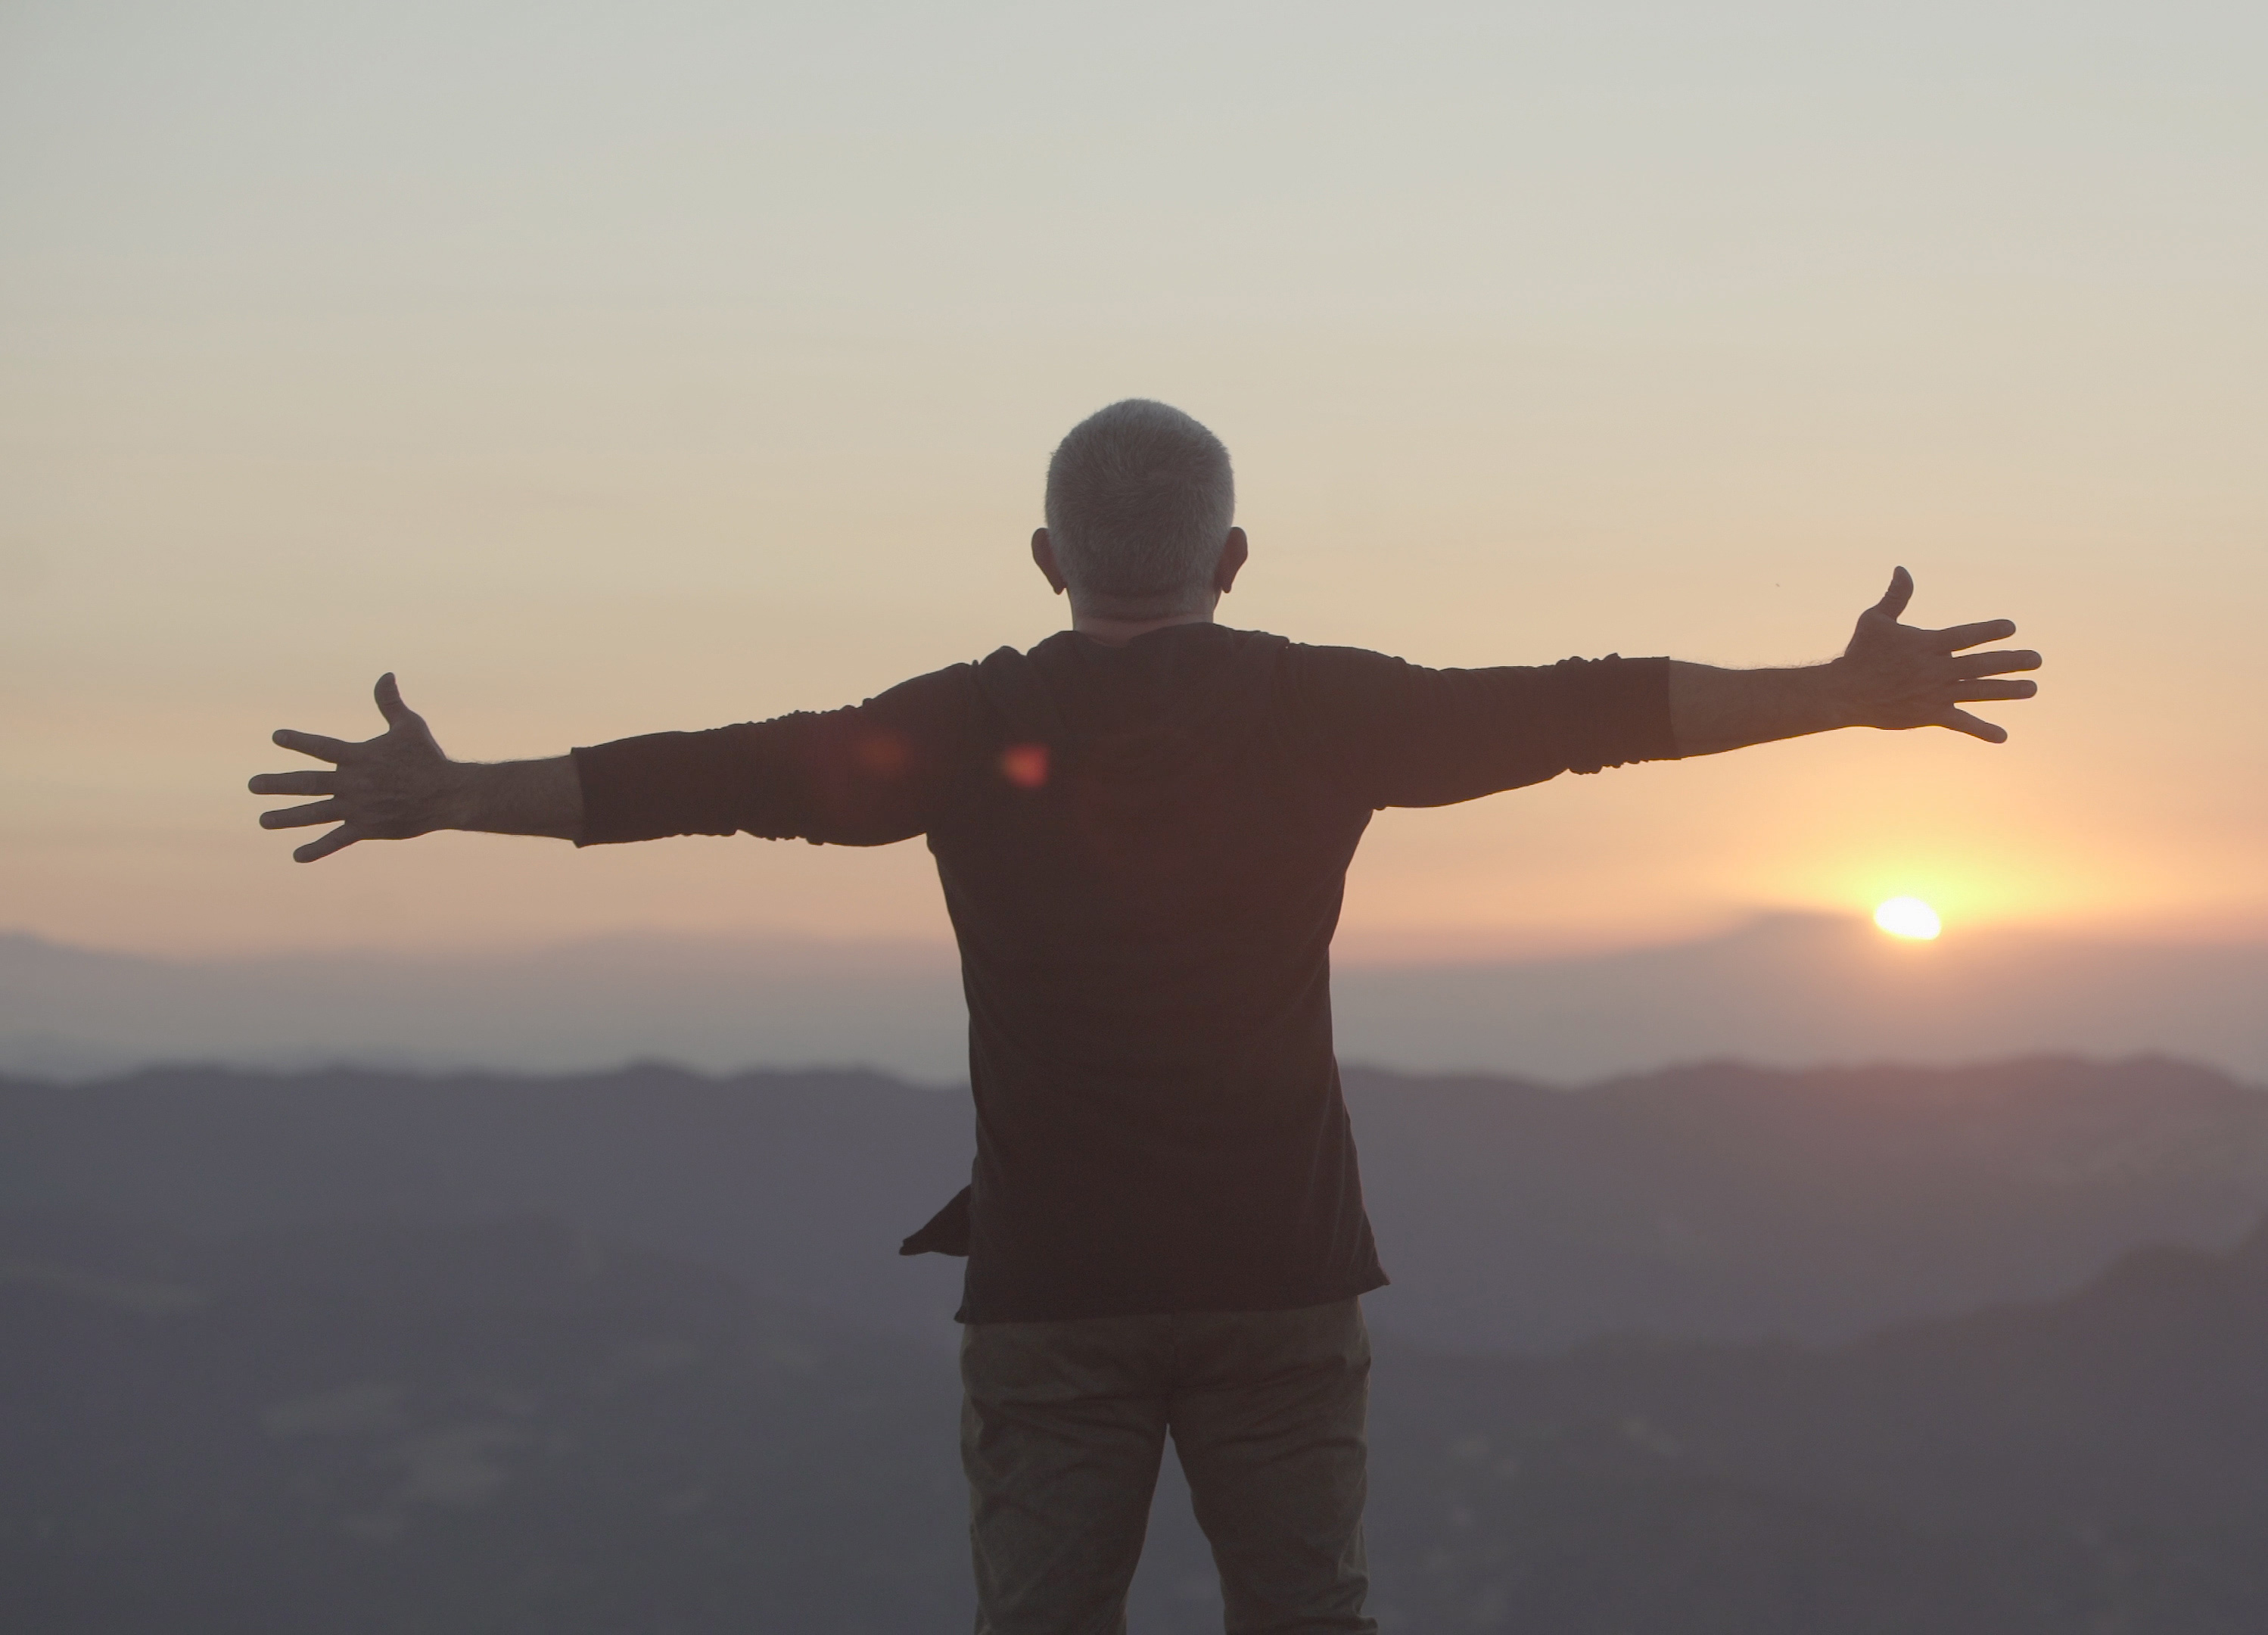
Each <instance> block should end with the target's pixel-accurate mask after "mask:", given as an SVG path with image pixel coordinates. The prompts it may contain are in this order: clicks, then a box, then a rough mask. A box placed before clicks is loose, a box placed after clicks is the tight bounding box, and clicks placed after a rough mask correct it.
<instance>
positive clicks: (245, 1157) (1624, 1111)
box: [0, 1059, 2268, 1350]
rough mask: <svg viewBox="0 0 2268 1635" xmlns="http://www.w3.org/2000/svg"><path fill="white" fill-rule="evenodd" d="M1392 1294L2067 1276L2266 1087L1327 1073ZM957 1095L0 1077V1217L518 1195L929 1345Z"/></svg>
mask: <svg viewBox="0 0 2268 1635" xmlns="http://www.w3.org/2000/svg"><path fill="white" fill-rule="evenodd" d="M1348 1094H1349V1100H1350V1102H1351V1106H1352V1108H1353V1112H1354V1119H1355V1128H1356V1137H1357V1140H1358V1143H1359V1146H1360V1149H1361V1154H1362V1164H1363V1173H1364V1177H1365V1184H1366V1189H1367V1193H1368V1197H1369V1201H1370V1205H1371V1210H1372V1213H1373V1219H1374V1220H1375V1222H1376V1225H1377V1228H1378V1233H1379V1237H1380V1241H1381V1246H1382V1250H1383V1254H1384V1256H1385V1260H1386V1264H1387V1267H1388V1271H1389V1272H1390V1273H1391V1274H1392V1275H1393V1277H1394V1278H1395V1285H1394V1286H1393V1287H1392V1288H1390V1289H1388V1290H1386V1291H1383V1292H1382V1293H1380V1294H1379V1295H1378V1296H1377V1297H1375V1300H1374V1301H1373V1321H1374V1322H1376V1323H1377V1324H1378V1326H1379V1327H1380V1328H1381V1329H1386V1330H1388V1331H1391V1332H1394V1333H1396V1334H1399V1335H1402V1336H1403V1337H1408V1338H1410V1339H1412V1340H1416V1341H1418V1342H1422V1343H1424V1344H1429V1345H1432V1346H1435V1347H1438V1348H1442V1349H1449V1350H1518V1349H1540V1348H1552V1347H1557V1346H1561V1345H1565V1344H1572V1343H1575V1342H1578V1341H1580V1340H1583V1339H1586V1338H1589V1337H1598V1336H1602V1335H1609V1334H1615V1333H1633V1332H1644V1333H1651V1334H1654V1335H1658V1336H1665V1337H1709V1338H1721V1339H1740V1338H1749V1337H1766V1336H1775V1335H1778V1336H1786V1337H1799V1338H1808V1339H1820V1340H1824V1339H1834V1338H1837V1337H1848V1336H1852V1335H1856V1334H1859V1333H1862V1332H1865V1331H1867V1330H1869V1329H1875V1328H1879V1327H1881V1326H1882V1325H1884V1324H1887V1323H1890V1322H1898V1321H1904V1320H1908V1319H1911V1318H1915V1317H1919V1316H1926V1315H1939V1314H1948V1313H1954V1312H1959V1311H1963V1310H1968V1309H1971V1308H1973V1307H1978V1306H1982V1305H1985V1304H1989V1303H1993V1302H1999V1301H2005V1300H2020V1299H2032V1298H2038V1297H2042V1296H2045V1295H2050V1294H2053V1293H2059V1292H2062V1291H2065V1290H2067V1289H2069V1288H2071V1287H2073V1286H2075V1285H2077V1284H2078V1283H2080V1281H2082V1280H2083V1279H2084V1278H2087V1277H2088V1276H2089V1275H2091V1274H2092V1273H2093V1272H2095V1270H2098V1269H2100V1268H2101V1267H2102V1266H2103V1265H2104V1264H2106V1263H2109V1262H2110V1260H2111V1259H2112V1258H2114V1257H2115V1256H2117V1255H2119V1254H2121V1253H2123V1252H2124V1250H2126V1249H2128V1248H2132V1247H2134V1246H2136V1245H2138V1244H2143V1243H2153V1242H2165V1243H2187V1244H2193V1245H2201V1246H2208V1247H2211V1246H2223V1245H2226V1244H2228V1243H2230V1242H2233V1241H2235V1239H2236V1238H2237V1237H2239V1236H2240V1235H2241V1234H2242V1233H2243V1232H2244V1231H2245V1230H2246V1229H2247V1227H2248V1226H2249V1225H2250V1222H2251V1221H2252V1220H2253V1219H2256V1218H2257V1216H2258V1215H2259V1213H2260V1212H2262V1211H2263V1210H2264V1209H2268V1096H2264V1095H2263V1094H2261V1093H2259V1092H2257V1091H2255V1090H2253V1089H2251V1088H2249V1087H2247V1086H2242V1085H2240V1084H2236V1083H2235V1082H2233V1081H2231V1080H2229V1079H2226V1078H2223V1077H2221V1076H2220V1075H2219V1074H2216V1073H2213V1072H2208V1071H2206V1070H2204V1069H2201V1068H2195V1067H2189V1066H2183V1065H2182V1064H2176V1063H2171V1062H2166V1061H2160V1060H2151V1059H2142V1060H2136V1061H2129V1062H2122V1063H2113V1064H2088V1063H2083V1062H2076V1061H2069V1060H2036V1061H2024V1062H2013V1063H2007V1064H1999V1065H1996V1066H1986V1067H1973V1068H1964V1069H1942V1070H1932V1069H1913V1068H1876V1069H1867V1070H1852V1071H1830V1070H1817V1071H1813V1072H1768V1071H1764V1070H1759V1069H1753V1068H1742V1067H1736V1066H1729V1065H1719V1066H1704V1067H1694V1068H1687V1069H1680V1070H1676V1071H1674V1072H1663V1073H1657V1074H1651V1075H1647V1076H1644V1077H1641V1078H1636V1079H1620V1080H1615V1081H1611V1082H1609V1083H1606V1084H1602V1085H1599V1086H1594V1087H1593V1088H1591V1089H1589V1090H1586V1091H1582V1092H1580V1093H1574V1094H1569V1093H1565V1092H1560V1091H1556V1090H1550V1089H1545V1088H1542V1087H1539V1086H1534V1085H1528V1084H1522V1083H1520V1082H1518V1081H1516V1080H1506V1079H1473V1078H1464V1079H1416V1078H1407V1077H1396V1076H1391V1075H1386V1074H1381V1073H1374V1072H1351V1073H1350V1074H1349V1075H1348ZM971 1139H972V1138H971V1133H970V1115H969V1109H968V1100H967V1095H966V1093H965V1092H946V1091H932V1090H922V1089H917V1088H914V1087H911V1086H906V1085H904V1084H901V1083H898V1082H896V1081H895V1080H892V1079H887V1078H884V1077H881V1076H880V1075H877V1074H873V1073H852V1072H833V1073H821V1072H810V1073H755V1074H744V1075H740V1076H737V1077H733V1078H729V1079H711V1078H707V1077H703V1076H701V1075H697V1074H692V1073H687V1072H681V1071H678V1070H674V1069H670V1068H664V1067H638V1068H632V1069H626V1070H623V1071H622V1072H614V1073H607V1074H599V1075H593V1076H587V1077H579V1078H568V1079H509V1078H499V1077H494V1076H480V1075H454V1076H446V1077H439V1078H430V1079H429V1078H420V1077H416V1076H410V1075H404V1074H389V1073H377V1072H318V1073H308V1074H297V1075H291V1074H246V1073H239V1072H225V1071H221V1070H191V1069H176V1070H169V1071H166V1072H148V1073H142V1074H136V1075H133V1076H130V1077H128V1078H125V1079H117V1080H111V1081H104V1082H97V1083H92V1084H84V1085H77V1086H55V1085H42V1084H37V1083H26V1082H21V1081H16V1082H6V1081H0V1211H10V1210H12V1211H16V1212H26V1211H45V1212H65V1213H71V1214H77V1215H80V1216H85V1217H91V1218H96V1219H122V1220H139V1221H143V1222H146V1223H149V1224H151V1225H153V1226H164V1227H169V1228H187V1229H191V1230H197V1231H206V1232H233V1231H241V1230H247V1229H253V1228H258V1227H262V1226H281V1225H289V1224H292V1223H299V1222H312V1221H355V1220H365V1219H394V1220H397V1221H403V1222H413V1223H415V1222H425V1223H446V1222H458V1221H466V1220H472V1219H482V1218H487V1217H490V1216H494V1215H496V1214H498V1213H529V1214H537V1215H542V1216H547V1217H550V1218H554V1219H559V1220H562V1221H564V1222H567V1223H570V1224H571V1225H572V1226H575V1227H576V1228H577V1229H578V1230H582V1231H586V1232H590V1233H593V1234H599V1235H600V1236H603V1237H607V1238H609V1239H614V1240H619V1241H626V1242H634V1243H641V1244H644V1245H647V1246H650V1247H651V1248H655V1249H658V1250H661V1251H664V1252H666V1253H668V1254H671V1255H674V1256H681V1257H683V1258H686V1259H689V1260H692V1261H696V1262H698V1263H703V1264H705V1265H708V1266H711V1267H714V1268H716V1269H718V1270H722V1271H724V1272H726V1273H728V1274H729V1275H731V1276H732V1277H733V1278H735V1279H737V1280H738V1281H739V1282H740V1284H741V1285H743V1286H744V1287H746V1288H747V1289H749V1290H750V1291H752V1292H753V1293H755V1294H756V1295H757V1296H758V1297H759V1298H762V1299H764V1300H781V1301H786V1302H790V1303H793V1304H797V1305H800V1306H803V1307H809V1308H812V1309H814V1310H824V1311H828V1312H832V1313H834V1314H835V1315H837V1316H839V1317H842V1318H843V1319H846V1320H848V1321H851V1322H858V1323H861V1324H864V1325H865V1326H867V1327H870V1328H878V1329H887V1330H890V1331H893V1332H896V1333H899V1334H902V1335H906V1336H909V1337H921V1338H923V1339H924V1340H925V1341H926V1342H927V1343H930V1344H942V1343H943V1342H944V1341H945V1340H946V1338H947V1337H949V1332H950V1331H949V1329H947V1328H946V1324H945V1322H944V1319H945V1318H946V1316H947V1315H949V1314H950V1313H951V1311H952V1310H953V1308H954V1304H955V1303H956V1301H957V1299H958V1284H959V1275H960V1269H961V1268H960V1263H958V1262H951V1261H945V1260H942V1259H940V1258H939V1257H936V1256H923V1257H918V1258H917V1259H913V1260H905V1259H902V1258H900V1257H899V1256H897V1255H896V1253H895V1249H896V1246H897V1241H898V1240H899V1238H900V1237H901V1236H902V1235H903V1234H906V1233H908V1232H909V1231H911V1230H912V1229H913V1228H914V1227H915V1226H918V1225H919V1224H920V1223H921V1222H922V1221H923V1220H924V1219H926V1217H927V1216H928V1215H929V1213H930V1212H932V1210H933V1209H934V1208H936V1207H937V1205H939V1204H941V1203H943V1202H944V1201H945V1199H946V1198H947V1197H950V1196H951V1195H952V1194H953V1193H954V1191H955V1190H957V1189H959V1188H960V1186H961V1184H962V1183H963V1182H964V1181H965V1180H966V1178H967V1169H968V1156H969V1153H970V1149H971Z"/></svg>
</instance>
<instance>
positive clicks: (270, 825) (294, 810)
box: [260, 800, 339, 829]
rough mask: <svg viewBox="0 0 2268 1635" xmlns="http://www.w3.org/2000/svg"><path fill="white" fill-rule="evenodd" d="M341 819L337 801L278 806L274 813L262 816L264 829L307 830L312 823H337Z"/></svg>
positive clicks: (266, 813) (317, 801)
mask: <svg viewBox="0 0 2268 1635" xmlns="http://www.w3.org/2000/svg"><path fill="white" fill-rule="evenodd" d="M338 818H339V803H338V802H337V801H335V800H316V801H311V802H309V803H308V804H307V805H306V806H278V807H277V808H276V810H275V811H273V812H263V813H261V814H260V827H261V828H262V829H305V828H306V827H307V826H308V825H309V824H310V823H335V822H337V821H338Z"/></svg>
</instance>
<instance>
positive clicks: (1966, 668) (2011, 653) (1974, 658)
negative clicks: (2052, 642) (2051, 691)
mask: <svg viewBox="0 0 2268 1635" xmlns="http://www.w3.org/2000/svg"><path fill="white" fill-rule="evenodd" d="M2039 667H2040V656H2039V654H2037V653H2035V652H2019V651H2017V650H2016V649H2014V648H2008V647H2004V648H2002V649H2001V650H2000V651H1999V652H1989V653H1970V654H1969V655H1968V656H1967V657H1966V658H1962V659H1955V660H1954V661H1953V673H1954V674H1955V675H1958V676H1961V677H1962V678H1963V679H1964V680H1967V681H1975V680H1976V679H1977V677H1978V676H1980V675H2006V674H2007V673H2008V672H2009V671H2011V670H2036V669H2038V668H2039Z"/></svg>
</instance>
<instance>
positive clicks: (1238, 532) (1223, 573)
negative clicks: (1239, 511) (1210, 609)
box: [1040, 528, 1252, 596]
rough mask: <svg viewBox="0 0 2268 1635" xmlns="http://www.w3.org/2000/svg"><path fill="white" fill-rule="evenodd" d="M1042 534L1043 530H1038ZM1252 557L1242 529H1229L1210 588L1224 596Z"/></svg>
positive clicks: (1213, 572)
mask: <svg viewBox="0 0 2268 1635" xmlns="http://www.w3.org/2000/svg"><path fill="white" fill-rule="evenodd" d="M1040 532H1041V533H1042V534H1044V533H1046V532H1047V530H1046V529H1045V528H1042V529H1041V530H1040ZM1251 555H1252V542H1251V541H1249V540H1248V539H1246V538H1245V537H1244V530H1243V529H1242V528H1231V529H1230V530H1229V531H1228V539H1227V541H1226V542H1225V543H1223V544H1222V546H1221V548H1220V565H1219V567H1217V568H1215V569H1214V570H1213V571H1212V587H1213V589H1215V590H1217V591H1219V593H1221V594H1222V595H1224V596H1226V595H1227V594H1228V593H1229V589H1230V587H1231V586H1233V585H1235V583H1236V576H1237V573H1238V572H1239V571H1241V569H1242V568H1243V566H1244V564H1245V563H1246V561H1247V560H1248V558H1249V557H1250V556H1251Z"/></svg>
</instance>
